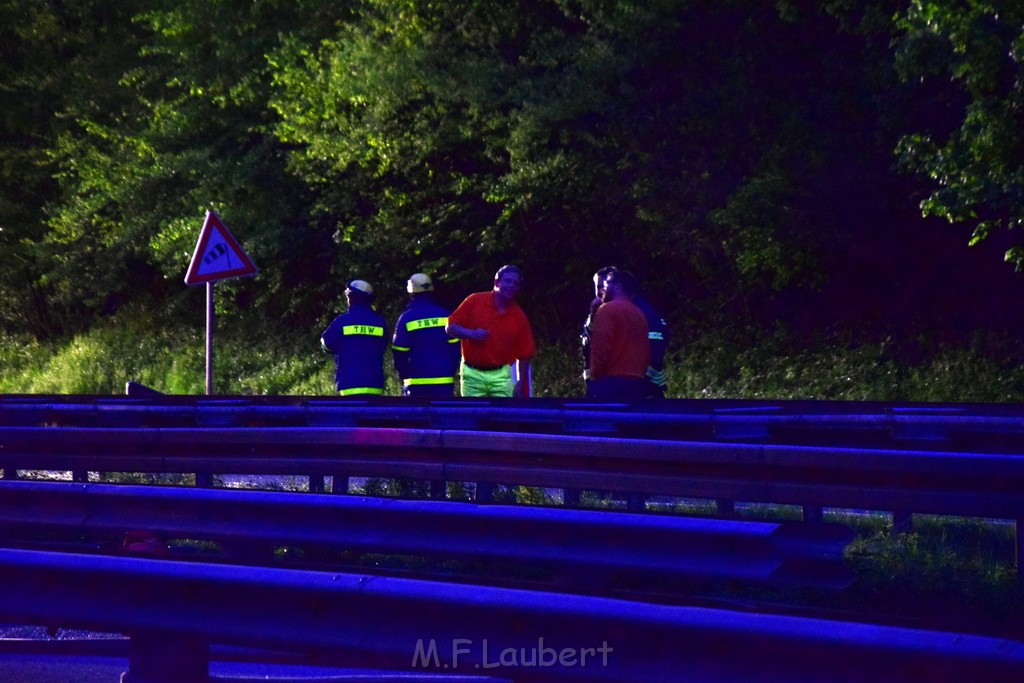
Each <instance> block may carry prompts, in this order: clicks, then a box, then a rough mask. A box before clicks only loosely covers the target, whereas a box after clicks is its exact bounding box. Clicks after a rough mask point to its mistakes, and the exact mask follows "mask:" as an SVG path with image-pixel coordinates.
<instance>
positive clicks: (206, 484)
mask: <svg viewBox="0 0 1024 683" xmlns="http://www.w3.org/2000/svg"><path fill="white" fill-rule="evenodd" d="M196 488H200V489H212V488H213V475H212V474H211V473H209V472H196Z"/></svg>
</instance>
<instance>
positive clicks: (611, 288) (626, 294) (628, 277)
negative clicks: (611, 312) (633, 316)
mask: <svg viewBox="0 0 1024 683" xmlns="http://www.w3.org/2000/svg"><path fill="white" fill-rule="evenodd" d="M635 293H636V278H635V277H634V276H633V274H632V273H631V272H629V271H628V270H613V271H612V272H610V273H608V275H606V276H605V279H604V296H603V297H602V298H603V299H604V300H605V301H614V300H615V299H631V298H633V295H634V294H635Z"/></svg>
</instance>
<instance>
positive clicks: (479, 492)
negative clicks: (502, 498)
mask: <svg viewBox="0 0 1024 683" xmlns="http://www.w3.org/2000/svg"><path fill="white" fill-rule="evenodd" d="M493 501H494V484H491V483H487V482H482V481H478V482H477V483H476V502H478V503H490V502H493Z"/></svg>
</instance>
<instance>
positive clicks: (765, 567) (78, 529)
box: [0, 481, 853, 594]
mask: <svg viewBox="0 0 1024 683" xmlns="http://www.w3.org/2000/svg"><path fill="white" fill-rule="evenodd" d="M133 530H145V531H146V532H148V533H150V534H154V535H157V536H159V537H162V538H186V539H192V540H206V541H213V542H216V543H219V544H220V545H221V546H222V547H223V548H224V551H225V552H224V557H226V558H227V559H228V560H230V559H231V558H233V557H234V558H236V559H237V557H238V555H239V553H240V554H241V556H242V558H243V559H245V560H247V561H249V562H263V563H272V562H273V559H274V550H275V549H276V548H278V547H280V546H287V547H290V548H303V549H305V550H310V551H313V550H315V551H317V552H318V553H320V552H322V551H324V550H333V551H346V552H356V553H391V554H402V555H408V556H415V557H425V558H430V559H431V560H435V561H436V560H439V559H440V560H449V561H450V560H452V559H459V560H470V561H474V562H479V561H483V562H486V563H488V566H490V567H491V568H492V572H493V570H494V569H495V568H499V567H500V568H503V569H505V570H507V569H508V568H509V567H520V568H523V567H527V568H530V569H531V571H530V573H529V574H528V580H529V582H533V583H538V584H540V583H546V584H550V583H552V582H555V583H557V584H558V585H559V586H560V587H562V588H563V589H567V588H569V587H576V588H581V587H582V588H585V589H586V591H588V592H597V593H601V594H614V593H616V592H621V591H623V590H629V591H630V592H643V591H644V590H650V591H655V592H656V591H658V590H665V587H666V586H672V590H676V591H678V590H679V587H680V586H681V585H682V586H690V587H693V586H696V585H704V584H722V583H730V582H734V583H742V584H744V585H751V586H775V587H779V586H793V585H796V586H800V587H802V588H818V589H828V590H831V589H838V588H842V587H845V586H847V585H848V584H849V583H850V582H851V581H852V580H853V574H852V572H851V571H850V570H849V569H847V568H846V567H845V566H844V564H843V550H844V548H845V547H846V546H847V544H848V543H849V542H850V541H852V540H853V533H852V532H851V531H850V530H849V529H847V528H845V527H842V526H839V525H804V524H799V523H795V524H794V523H770V522H754V521H743V522H737V521H730V520H720V519H706V518H686V517H676V516H660V515H631V514H625V513H614V512H595V511H583V510H566V509H557V508H535V507H527V506H502V505H493V506H480V505H473V504H468V503H453V502H439V501H416V500H394V499H382V498H364V497H357V496H308V495H302V494H297V493H281V492H267V491H237V490H230V491H228V490H203V489H189V488H171V487H153V486H127V485H102V484H68V483H46V482H33V483H30V482H12V481H4V482H0V545H2V544H4V543H5V542H6V543H8V544H9V540H7V541H5V539H9V538H10V537H11V535H12V534H16V535H17V536H18V537H24V538H32V537H39V536H43V537H47V536H48V534H44V533H41V532H52V531H63V532H73V535H74V536H75V537H80V538H100V537H104V536H110V535H113V536H114V537H116V538H123V537H124V536H125V534H126V533H127V532H131V531H133ZM538 570H542V572H543V573H539V572H538ZM449 571H451V570H450V569H449ZM645 587H646V588H645Z"/></svg>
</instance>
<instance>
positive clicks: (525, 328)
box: [445, 265, 537, 398]
mask: <svg viewBox="0 0 1024 683" xmlns="http://www.w3.org/2000/svg"><path fill="white" fill-rule="evenodd" d="M522 286H523V275H522V272H521V271H520V270H519V268H518V267H517V266H511V265H506V266H502V267H501V268H499V269H498V272H497V273H495V275H494V288H493V289H492V290H491V291H489V292H476V293H475V294H470V295H469V296H468V297H466V299H465V300H464V301H463V302H462V303H461V304H459V307H458V308H456V309H455V311H454V312H453V313H452V314H451V315H450V316H448V325H447V327H445V331H446V332H447V333H448V334H449V335H451V336H452V337H456V338H458V339H461V340H462V344H461V346H462V365H461V367H460V373H461V376H462V384H461V388H462V395H463V396H498V397H511V396H516V397H521V398H529V396H530V394H531V386H530V360H531V359H532V358H533V357H534V356H535V355H536V354H537V346H536V344H535V343H534V341H533V331H532V330H531V329H530V321H529V320H528V319H527V317H526V314H525V313H524V312H523V309H521V308H520V307H519V304H517V303H516V297H517V296H518V295H519V291H520V289H522ZM513 366H515V367H514V368H513Z"/></svg>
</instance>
